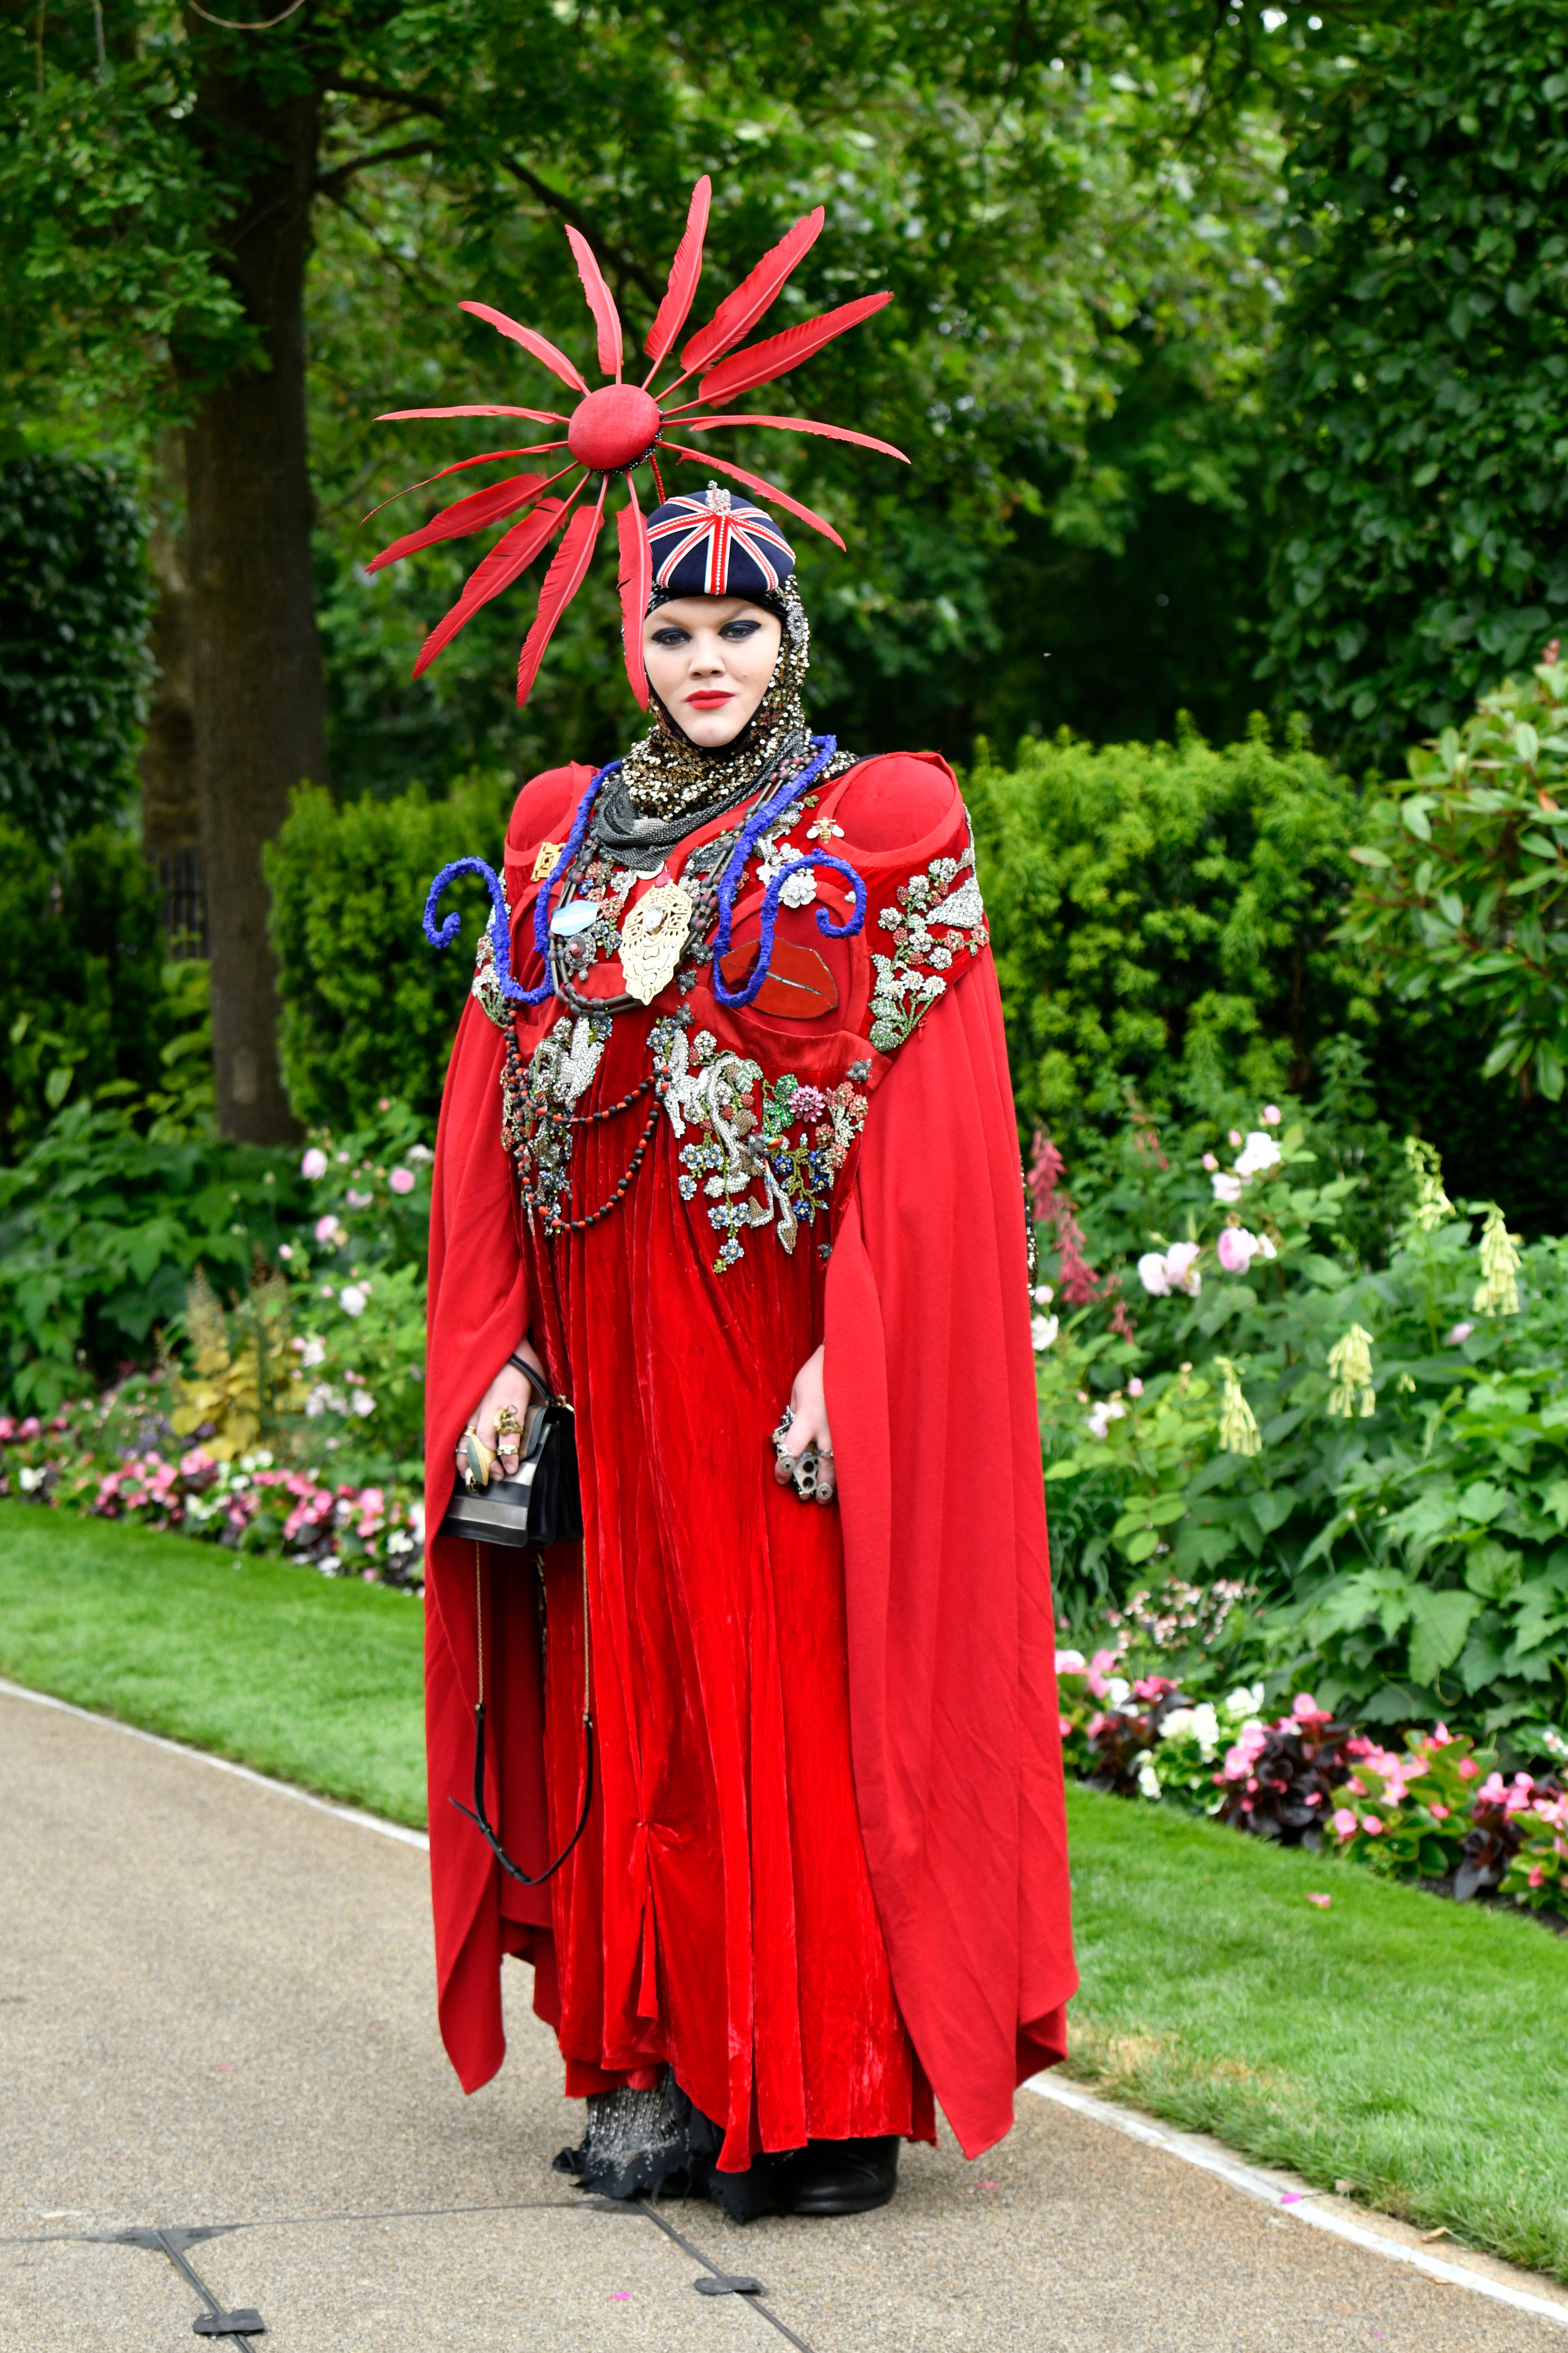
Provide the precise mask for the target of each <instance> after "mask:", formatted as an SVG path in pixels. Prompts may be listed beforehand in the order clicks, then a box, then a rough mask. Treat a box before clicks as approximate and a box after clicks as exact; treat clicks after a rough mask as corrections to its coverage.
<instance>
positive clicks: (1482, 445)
mask: <svg viewBox="0 0 1568 2353" xmlns="http://www.w3.org/2000/svg"><path fill="white" fill-rule="evenodd" d="M1325 13H1326V12H1325ZM1358 19H1359V21H1358ZM1309 52H1310V64H1311V69H1310V71H1308V72H1307V73H1305V74H1304V76H1303V79H1301V80H1300V82H1299V83H1298V84H1297V85H1296V91H1295V96H1294V99H1293V101H1292V105H1293V111H1294V116H1295V140H1294V144H1293V146H1292V149H1291V153H1290V157H1289V189H1290V229H1291V236H1292V238H1293V241H1294V246H1295V248H1296V252H1297V255H1298V257H1299V258H1298V259H1297V261H1296V263H1295V267H1294V271H1293V279H1292V299H1291V303H1290V307H1289V312H1288V315H1287V319H1286V322H1285V326H1284V340H1283V350H1282V357H1281V378H1280V383H1279V400H1280V410H1279V417H1280V427H1281V435H1282V438H1281V443H1280V449H1279V459H1278V492H1279V534H1278V543H1277V556H1276V572H1275V582H1274V589H1275V604H1276V617H1275V620H1274V624H1273V629H1272V650H1271V654H1270V656H1269V659H1268V662H1267V663H1266V665H1265V670H1266V673H1267V674H1268V675H1271V676H1272V677H1274V678H1275V679H1277V680H1278V681H1279V682H1280V686H1281V690H1282V691H1283V692H1284V693H1285V694H1287V695H1288V696H1289V698H1290V699H1292V700H1293V701H1295V702H1298V703H1299V704H1300V706H1301V707H1302V708H1303V709H1305V710H1306V711H1307V712H1308V713H1309V714H1310V716H1311V717H1312V719H1313V721H1314V723H1315V725H1316V726H1317V728H1318V731H1319V733H1320V734H1321V737H1322V738H1323V740H1325V741H1328V742H1332V743H1334V744H1337V745H1340V746H1342V747H1343V748H1344V749H1345V750H1346V751H1347V752H1348V753H1349V754H1352V756H1358V755H1359V756H1360V757H1363V758H1366V757H1371V758H1373V759H1376V760H1378V761H1380V762H1383V761H1386V760H1387V759H1388V757H1389V755H1390V754H1393V755H1394V756H1397V755H1398V754H1400V753H1401V752H1402V751H1403V748H1404V746H1405V744H1406V743H1407V742H1408V741H1409V740H1410V738H1411V737H1412V736H1413V735H1416V734H1426V733H1436V732H1437V731H1438V730H1440V729H1442V728H1443V727H1445V726H1447V725H1448V724H1449V723H1451V722H1453V721H1454V720H1456V719H1457V718H1458V717H1461V716H1462V715H1463V713H1464V712H1466V711H1467V710H1468V708H1469V706H1470V705H1471V704H1472V703H1473V702H1474V701H1475V699H1476V696H1477V695H1478V693H1479V692H1480V691H1483V690H1487V689H1489V688H1491V687H1492V686H1494V685H1495V684H1496V683H1497V681H1498V680H1499V679H1500V676H1501V675H1502V674H1503V673H1504V672H1506V671H1510V670H1513V671H1515V672H1518V671H1524V670H1528V669H1529V667H1530V664H1531V662H1532V661H1533V660H1535V659H1537V658H1538V656H1539V654H1540V649H1541V647H1542V644H1543V643H1544V641H1545V640H1546V639H1547V638H1549V637H1552V636H1554V635H1556V634H1557V633H1558V629H1559V627H1560V625H1561V624H1563V622H1564V621H1565V620H1568V539H1565V536H1564V523H1565V522H1568V468H1565V465H1564V460H1565V459H1568V432H1565V430H1564V422H1563V417H1564V404H1565V400H1568V221H1565V217H1564V214H1565V205H1568V55H1565V53H1564V48H1563V12H1562V10H1561V8H1559V7H1556V6H1553V5H1551V0H1421V4H1420V5H1401V6H1398V7H1394V8H1388V9H1384V10H1380V11H1377V12H1375V13H1373V12H1367V14H1366V15H1365V16H1361V12H1353V11H1347V12H1344V13H1343V14H1342V16H1341V17H1340V19H1339V21H1338V22H1337V23H1336V24H1334V25H1333V26H1329V27H1326V28H1325V29H1324V31H1323V33H1322V35H1321V39H1319V40H1318V41H1317V42H1316V43H1314V44H1310V45H1309Z"/></svg>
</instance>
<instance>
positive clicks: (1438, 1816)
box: [1428, 1798, 1449, 1822]
mask: <svg viewBox="0 0 1568 2353" xmlns="http://www.w3.org/2000/svg"><path fill="white" fill-rule="evenodd" d="M1428 1810H1429V1812H1430V1813H1431V1816H1432V1820H1434V1821H1435V1822H1446V1821H1447V1819H1448V1811H1449V1810H1448V1808H1447V1806H1440V1805H1439V1804H1438V1803H1437V1800H1436V1798H1434V1799H1433V1800H1432V1803H1431V1806H1430V1808H1429V1809H1428Z"/></svg>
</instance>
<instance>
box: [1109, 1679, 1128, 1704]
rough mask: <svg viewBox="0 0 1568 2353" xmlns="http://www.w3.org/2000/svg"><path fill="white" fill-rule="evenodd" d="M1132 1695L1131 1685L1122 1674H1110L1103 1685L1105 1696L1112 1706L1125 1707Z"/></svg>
mask: <svg viewBox="0 0 1568 2353" xmlns="http://www.w3.org/2000/svg"><path fill="white" fill-rule="evenodd" d="M1131 1695H1132V1686H1131V1683H1129V1682H1128V1681H1127V1680H1126V1678H1125V1677H1124V1676H1122V1675H1112V1676H1111V1678H1110V1682H1109V1683H1107V1684H1106V1686H1105V1696H1106V1698H1107V1699H1108V1700H1109V1701H1110V1704H1111V1706H1112V1707H1125V1706H1126V1704H1127V1703H1128V1701H1129V1699H1130V1698H1131Z"/></svg>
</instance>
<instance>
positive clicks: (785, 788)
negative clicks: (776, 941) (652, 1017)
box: [713, 735, 838, 1005]
mask: <svg viewBox="0 0 1568 2353" xmlns="http://www.w3.org/2000/svg"><path fill="white" fill-rule="evenodd" d="M811 744H812V751H813V753H814V754H815V757H814V758H812V759H810V760H808V761H807V762H806V764H805V767H804V768H800V769H797V770H796V772H795V775H794V776H791V777H789V778H787V780H786V781H785V782H784V784H782V785H780V786H777V788H776V789H775V790H774V792H773V794H772V795H771V796H770V797H769V798H768V799H767V800H765V801H764V802H763V804H762V806H761V807H760V808H758V809H756V810H754V811H753V813H752V816H751V817H750V818H748V819H747V820H746V823H745V825H744V827H743V828H742V832H741V838H740V839H739V840H738V841H737V842H736V844H735V847H734V849H732V850H731V853H730V862H729V864H728V865H727V866H726V867H725V869H724V871H723V873H722V874H721V876H720V878H719V928H718V930H717V931H716V932H715V933H714V934H713V985H714V987H715V988H721V987H722V983H721V979H720V976H719V960H720V958H721V956H726V955H729V953H730V926H731V923H733V921H734V917H735V893H736V892H737V891H738V890H739V889H740V887H741V878H742V875H743V874H744V872H745V871H746V862H747V860H748V859H749V858H750V857H751V855H752V850H753V849H755V848H756V845H757V842H758V841H759V839H761V837H762V836H763V834H764V833H766V831H767V829H768V828H769V826H770V825H771V824H772V823H773V819H774V818H776V817H778V816H780V815H781V814H782V813H783V811H784V810H785V809H786V808H788V807H789V805H790V803H791V801H793V800H798V799H799V797H800V796H801V794H802V793H803V792H805V790H806V789H807V787H808V786H811V785H814V784H815V783H816V779H817V777H818V776H820V775H821V774H822V771H823V770H824V768H826V765H827V763H828V762H829V760H831V759H832V757H833V755H834V754H835V752H837V749H838V738H837V735H814V736H813V737H812V739H811ZM763 978H764V979H765V978H766V975H765V974H764V975H763ZM757 987H759V988H760V987H762V981H760V980H759V982H758V983H757ZM754 993H755V992H754V991H753V994H754ZM720 1001H721V1003H722V1004H726V1005H727V1004H729V1003H730V1001H731V1000H730V999H729V998H728V997H721V1000H720ZM739 1001H740V1002H741V1003H742V1004H746V1005H749V1004H750V1003H751V998H750V997H742V998H741V999H740V1000H739Z"/></svg>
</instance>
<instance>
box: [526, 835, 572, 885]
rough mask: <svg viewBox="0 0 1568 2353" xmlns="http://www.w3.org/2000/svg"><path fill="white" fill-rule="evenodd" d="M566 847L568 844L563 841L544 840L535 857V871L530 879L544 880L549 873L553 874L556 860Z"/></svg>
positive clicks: (533, 880)
mask: <svg viewBox="0 0 1568 2353" xmlns="http://www.w3.org/2000/svg"><path fill="white" fill-rule="evenodd" d="M565 847H566V844H565V843H564V842H563V841H542V842H541V843H540V845H539V849H538V851H537V853H536V854H535V857H534V860H533V871H532V873H531V875H530V876H529V878H528V879H529V881H531V882H542V881H543V880H544V878H545V876H546V875H547V874H553V873H554V871H555V861H556V860H557V859H558V858H559V857H560V855H561V853H562V851H563V849H565Z"/></svg>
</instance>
